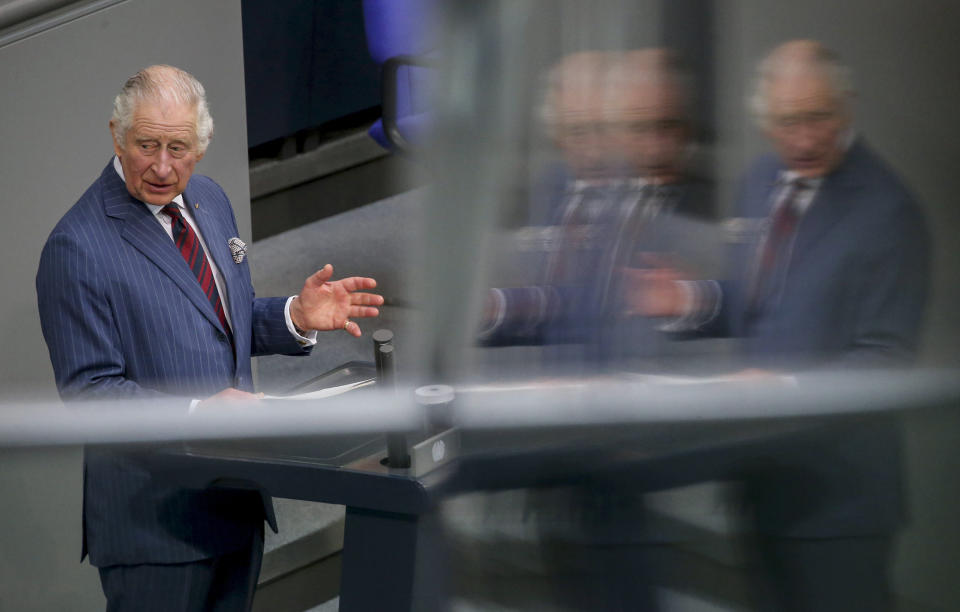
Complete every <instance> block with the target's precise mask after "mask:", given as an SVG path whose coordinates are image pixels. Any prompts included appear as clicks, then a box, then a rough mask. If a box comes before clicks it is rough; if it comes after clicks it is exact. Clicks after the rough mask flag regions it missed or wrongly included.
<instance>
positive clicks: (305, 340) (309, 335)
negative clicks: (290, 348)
mask: <svg viewBox="0 0 960 612" xmlns="http://www.w3.org/2000/svg"><path fill="white" fill-rule="evenodd" d="M295 299H297V296H295V295H292V296H290V297H288V298H287V303H286V304H284V305H283V318H284V320H285V321H286V322H287V331H289V332H290V335H291V336H293V337H294V339H295V340H296V341H297V344H299V345H300V346H304V347H306V346H313V345H314V344H316V343H317V330H315V329H312V330H310V331H308V332H306V333H305V334H301V333H300V332H299V331H297V327H296V326H295V325H294V324H293V319H292V318H291V317H290V304H292V303H293V300H295Z"/></svg>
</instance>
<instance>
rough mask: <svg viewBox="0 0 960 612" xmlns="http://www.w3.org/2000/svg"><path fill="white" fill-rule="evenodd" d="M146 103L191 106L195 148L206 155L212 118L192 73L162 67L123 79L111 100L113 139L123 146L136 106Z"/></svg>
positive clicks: (210, 135)
mask: <svg viewBox="0 0 960 612" xmlns="http://www.w3.org/2000/svg"><path fill="white" fill-rule="evenodd" d="M144 101H150V102H174V103H179V104H186V105H188V106H193V107H194V108H195V109H196V111H197V147H198V148H199V152H200V153H201V154H202V153H204V152H206V150H207V145H209V144H210V138H211V137H212V136H213V117H211V116H210V109H209V108H208V107H207V94H206V91H205V90H204V89H203V85H202V84H201V83H200V81H198V80H197V79H196V78H195V77H194V76H193V75H192V74H190V73H189V72H186V71H184V70H180V69H179V68H174V67H173V66H166V65H162V64H161V65H156V66H149V67H147V68H144V69H143V70H140V71H139V72H137V73H136V74H135V75H133V76H132V77H130V78H129V79H127V82H126V83H124V84H123V89H121V90H120V93H119V94H117V97H116V98H114V100H113V116H112V117H111V120H112V121H113V123H114V125H115V126H116V129H115V130H114V138H115V139H116V141H117V144H118V145H120V146H123V143H124V138H125V137H126V133H127V130H128V129H130V124H131V123H132V122H133V114H134V112H135V111H136V109H137V104H139V103H141V102H144Z"/></svg>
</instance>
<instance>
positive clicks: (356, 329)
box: [343, 315, 361, 338]
mask: <svg viewBox="0 0 960 612" xmlns="http://www.w3.org/2000/svg"><path fill="white" fill-rule="evenodd" d="M350 316H354V315H350ZM343 329H345V330H346V332H347V333H348V334H350V335H351V336H355V337H357V338H359V337H360V335H361V332H360V326H359V325H357V324H356V323H354V322H353V321H348V322H347V324H346V325H345V326H344V328H343Z"/></svg>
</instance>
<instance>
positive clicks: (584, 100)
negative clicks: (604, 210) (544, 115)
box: [554, 90, 620, 181]
mask: <svg viewBox="0 0 960 612" xmlns="http://www.w3.org/2000/svg"><path fill="white" fill-rule="evenodd" d="M554 130H555V133H556V138H557V146H558V147H559V148H560V151H561V152H562V154H563V158H564V160H565V161H566V163H567V165H568V166H569V167H570V170H571V171H572V172H573V174H574V176H576V178H578V179H580V180H586V181H591V180H602V179H608V178H612V177H614V176H616V175H617V174H619V173H620V172H619V169H618V166H619V165H620V164H619V162H618V160H617V158H616V155H615V153H614V150H613V147H612V146H611V142H610V126H609V125H608V124H607V123H606V122H605V121H604V118H603V112H602V109H601V108H600V104H599V103H598V96H597V95H596V93H595V92H588V91H586V90H576V91H567V92H564V95H563V98H562V99H561V104H560V113H559V117H558V121H557V123H556V125H555V126H554Z"/></svg>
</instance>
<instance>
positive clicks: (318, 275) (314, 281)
mask: <svg viewBox="0 0 960 612" xmlns="http://www.w3.org/2000/svg"><path fill="white" fill-rule="evenodd" d="M332 276H333V266H331V265H330V264H327V265H325V266H323V267H322V268H320V269H319V270H317V271H316V272H314V273H313V274H312V275H311V276H310V278H308V279H307V282H306V284H307V285H317V286H319V285H322V284H323V283H325V282H327V281H328V280H330V278H331V277H332Z"/></svg>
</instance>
